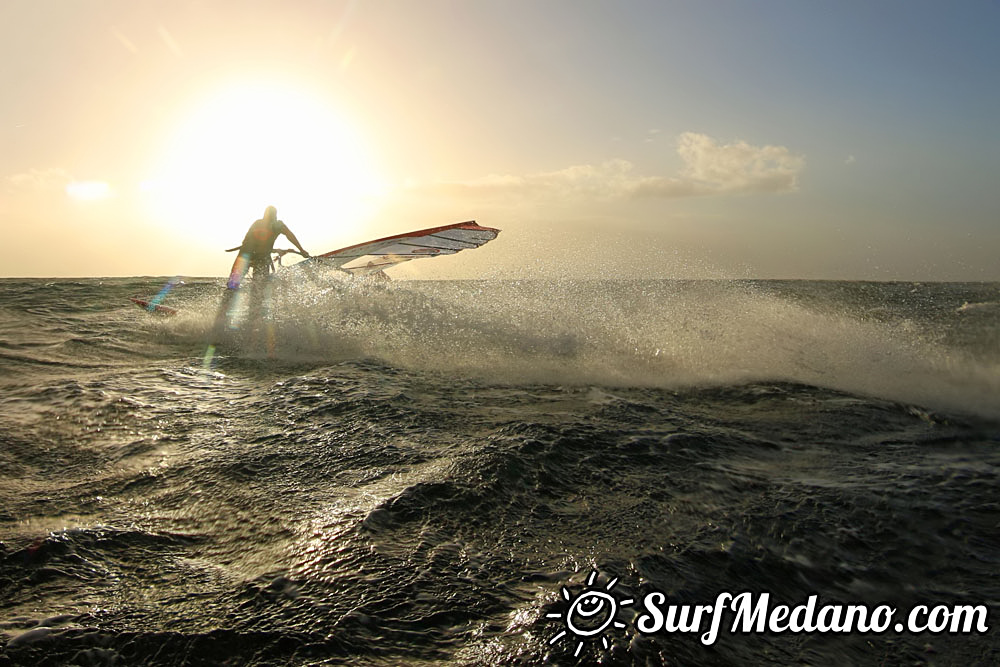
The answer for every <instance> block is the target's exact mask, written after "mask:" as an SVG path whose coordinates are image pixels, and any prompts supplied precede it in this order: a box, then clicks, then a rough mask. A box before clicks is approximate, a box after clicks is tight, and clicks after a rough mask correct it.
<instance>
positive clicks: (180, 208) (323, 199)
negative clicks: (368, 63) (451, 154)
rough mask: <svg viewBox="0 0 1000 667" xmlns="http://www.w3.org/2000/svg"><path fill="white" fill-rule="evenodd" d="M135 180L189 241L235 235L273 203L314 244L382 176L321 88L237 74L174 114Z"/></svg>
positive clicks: (333, 231) (346, 225)
mask: <svg viewBox="0 0 1000 667" xmlns="http://www.w3.org/2000/svg"><path fill="white" fill-rule="evenodd" d="M143 190H144V191H145V193H146V194H147V195H148V196H149V199H150V202H151V204H152V205H153V206H154V211H153V214H154V217H156V218H157V219H160V220H163V221H165V222H167V223H168V224H170V225H171V227H172V228H173V229H174V230H175V231H176V233H177V234H184V235H190V236H191V237H192V242H197V243H204V242H210V243H213V244H217V245H220V246H221V245H237V244H239V242H240V241H241V240H242V238H243V234H244V232H245V231H246V227H247V226H248V225H249V224H250V223H251V222H252V221H253V220H255V219H256V218H258V217H260V216H261V214H262V213H263V211H264V207H265V206H268V205H273V206H276V207H277V208H278V215H279V217H280V218H281V219H283V220H285V221H286V222H287V223H288V225H289V227H291V228H292V229H293V230H294V231H295V233H296V234H297V235H298V237H299V238H300V239H301V240H302V241H303V243H304V244H306V247H307V248H310V249H313V248H315V251H321V249H322V248H324V247H325V244H326V243H329V242H332V241H334V240H339V238H342V237H343V234H344V232H345V231H346V230H350V229H351V228H354V227H356V226H357V224H359V223H361V222H363V221H364V219H365V218H367V217H369V216H371V215H372V214H373V213H374V212H375V210H376V208H377V205H378V203H379V200H380V198H381V195H382V194H383V190H384V186H383V185H382V180H381V178H380V176H379V174H378V171H377V169H376V168H375V166H374V164H373V161H372V158H371V155H370V154H369V151H368V149H367V147H366V145H365V143H364V141H363V138H362V137H361V135H360V134H359V132H358V130H357V129H356V128H355V127H353V126H352V125H351V124H350V123H348V122H346V121H345V120H344V118H343V117H341V116H340V115H338V114H337V112H336V111H335V110H334V109H333V107H332V105H331V104H329V103H328V102H327V101H326V100H324V99H323V98H322V97H320V96H318V95H311V94H309V93H308V92H306V90H304V89H301V88H294V87H291V86H288V85H285V84H281V83H240V84H233V85H230V86H227V87H225V88H222V89H219V90H217V91H216V92H215V93H214V94H211V95H209V96H208V97H207V98H205V99H202V100H200V101H199V103H198V104H197V105H196V106H195V107H194V108H193V109H192V110H191V111H190V112H189V113H188V114H187V115H186V117H184V119H183V121H182V123H181V124H180V125H179V126H178V128H177V129H176V131H175V132H174V133H173V134H172V135H169V144H168V145H167V147H166V148H165V150H164V157H163V158H162V162H161V163H160V164H159V166H158V168H157V170H156V175H155V176H154V177H153V178H152V179H150V180H148V181H146V182H144V183H143ZM354 235H356V232H355V233H354V234H353V235H351V237H352V238H353V236H354ZM338 237H339V238H338Z"/></svg>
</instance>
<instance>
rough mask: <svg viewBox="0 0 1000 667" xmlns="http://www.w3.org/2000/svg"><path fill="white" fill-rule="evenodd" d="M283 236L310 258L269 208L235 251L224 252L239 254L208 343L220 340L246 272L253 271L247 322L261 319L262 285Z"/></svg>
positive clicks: (274, 210) (273, 209)
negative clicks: (277, 243)
mask: <svg viewBox="0 0 1000 667" xmlns="http://www.w3.org/2000/svg"><path fill="white" fill-rule="evenodd" d="M282 234H284V235H285V237H286V238H287V239H288V240H289V241H291V242H292V243H294V244H295V247H296V248H298V249H299V252H300V253H301V254H302V256H303V257H309V253H308V252H306V251H305V250H304V249H303V248H302V244H300V243H299V240H298V239H297V238H295V234H293V233H292V230H290V229H289V228H288V227H286V226H285V223H283V222H282V221H281V220H278V209H276V208H274V207H273V206H268V207H267V208H266V209H265V210H264V217H263V218H261V219H260V220H256V221H254V223H253V224H252V225H250V229H248V230H247V234H246V236H244V237H243V243H242V244H240V245H239V246H238V247H236V248H229V250H227V251H226V252H231V251H233V250H238V251H239V257H237V258H236V261H235V262H233V268H232V270H231V271H230V272H229V280H228V281H227V283H226V287H227V288H228V289H227V290H226V294H225V295H224V296H223V297H222V303H220V304H219V311H218V313H217V314H216V318H215V326H214V327H213V329H212V341H210V342H211V344H213V345H214V344H215V343H216V342H218V340H219V339H220V337H221V334H222V330H223V328H224V327H225V326H226V323H227V321H229V320H230V315H231V313H230V309H231V308H232V307H233V303H234V301H233V297H234V296H235V295H236V293H237V292H238V291H239V289H240V286H241V285H242V283H243V279H244V278H245V277H246V275H247V272H248V271H250V270H251V269H253V280H252V281H251V285H250V295H249V303H248V308H247V311H248V312H247V321H248V323H251V326H252V323H253V322H255V321H256V320H258V319H259V318H260V316H261V312H262V309H261V304H262V302H263V300H264V297H265V290H264V288H265V285H266V283H267V282H268V280H267V278H268V275H269V274H270V273H271V270H272V269H273V268H274V264H273V262H272V261H271V254H272V253H273V252H274V241H275V240H276V239H277V238H278V237H279V236H280V235H282Z"/></svg>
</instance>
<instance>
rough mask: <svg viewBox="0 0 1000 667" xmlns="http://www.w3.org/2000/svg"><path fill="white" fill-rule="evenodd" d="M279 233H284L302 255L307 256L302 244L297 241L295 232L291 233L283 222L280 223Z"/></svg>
mask: <svg viewBox="0 0 1000 667" xmlns="http://www.w3.org/2000/svg"><path fill="white" fill-rule="evenodd" d="M281 233H282V234H284V235H285V237H286V238H287V239H288V240H289V241H291V242H292V243H294V244H295V247H296V248H298V249H299V252H300V253H302V256H303V257H309V253H307V252H306V251H305V249H303V247H302V244H301V243H299V240H298V239H297V238H295V234H293V233H292V230H290V229H289V228H288V225H286V224H285V223H283V222H282V223H281Z"/></svg>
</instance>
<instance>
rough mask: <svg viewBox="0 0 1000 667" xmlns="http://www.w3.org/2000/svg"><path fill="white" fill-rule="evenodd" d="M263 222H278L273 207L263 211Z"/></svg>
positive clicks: (275, 210) (276, 212) (276, 213)
mask: <svg viewBox="0 0 1000 667" xmlns="http://www.w3.org/2000/svg"><path fill="white" fill-rule="evenodd" d="M264 220H266V221H267V222H268V223H269V224H272V225H273V224H275V223H277V222H278V209H276V208H274V207H273V206H268V207H267V208H265V209H264Z"/></svg>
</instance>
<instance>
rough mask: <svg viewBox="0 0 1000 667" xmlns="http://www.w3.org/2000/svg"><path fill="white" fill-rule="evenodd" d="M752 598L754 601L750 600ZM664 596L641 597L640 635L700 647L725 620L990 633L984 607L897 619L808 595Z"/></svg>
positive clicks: (890, 612)
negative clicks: (699, 599)
mask: <svg viewBox="0 0 1000 667" xmlns="http://www.w3.org/2000/svg"><path fill="white" fill-rule="evenodd" d="M755 598H756V599H755ZM666 601H667V596H666V595H665V594H663V593H661V592H659V591H653V592H651V593H648V594H647V595H646V596H645V597H644V598H643V599H642V606H643V609H644V610H645V611H644V613H641V614H640V615H639V617H638V618H637V619H636V629H637V630H638V631H639V632H640V633H642V634H654V633H657V632H666V633H697V632H701V643H702V644H704V645H706V646H711V645H712V644H714V643H715V642H716V640H717V639H718V637H719V631H720V629H722V628H723V627H724V626H723V622H724V620H725V619H724V617H726V616H729V617H731V619H732V622H731V624H729V625H727V626H725V627H728V628H729V631H730V632H731V633H764V632H773V633H782V632H792V633H800V632H803V633H809V632H819V633H826V632H831V633H845V634H846V633H851V632H858V633H863V634H864V633H872V634H878V633H882V632H888V631H889V630H894V631H895V632H897V633H902V632H910V633H914V634H917V633H921V632H930V633H932V634H938V633H942V632H949V633H963V634H969V633H985V632H987V631H988V630H989V626H988V625H987V623H986V622H987V618H988V616H989V610H988V608H987V607H986V605H976V606H972V605H954V606H947V605H936V606H932V605H924V604H920V605H917V606H915V607H913V608H912V609H910V610H909V612H908V613H906V614H905V617H904V615H903V614H900V615H899V616H897V614H896V612H897V609H896V608H894V607H890V606H889V605H887V604H881V605H877V606H875V607H869V606H867V605H863V604H850V605H844V604H825V605H822V606H820V605H819V596H818V595H810V596H809V597H808V598H807V599H806V602H805V603H804V604H799V605H796V606H794V607H792V606H788V605H784V604H774V605H772V603H771V596H770V594H769V593H760V594H758V595H756V596H754V594H753V593H750V592H749V591H748V592H743V593H738V594H735V595H734V594H733V593H727V592H723V593H719V595H718V596H717V597H716V598H715V604H712V605H709V604H705V605H682V604H666Z"/></svg>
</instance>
